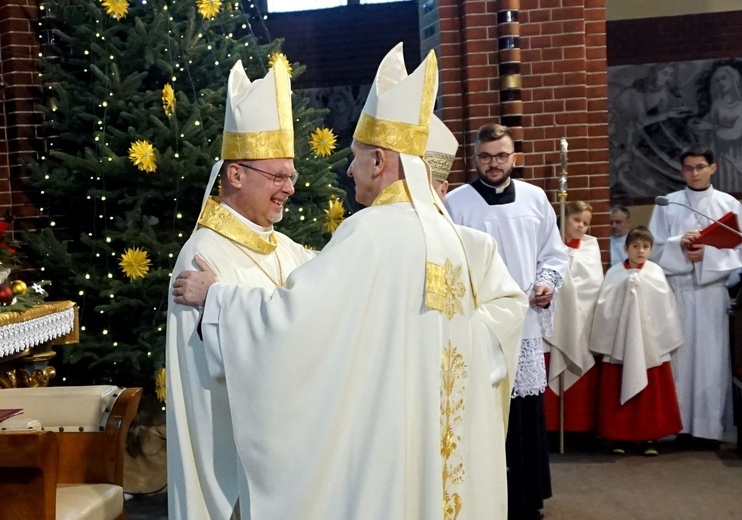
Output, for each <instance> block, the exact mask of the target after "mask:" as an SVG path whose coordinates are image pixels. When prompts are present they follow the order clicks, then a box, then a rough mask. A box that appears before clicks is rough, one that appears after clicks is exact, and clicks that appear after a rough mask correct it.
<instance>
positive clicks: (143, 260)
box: [119, 247, 150, 281]
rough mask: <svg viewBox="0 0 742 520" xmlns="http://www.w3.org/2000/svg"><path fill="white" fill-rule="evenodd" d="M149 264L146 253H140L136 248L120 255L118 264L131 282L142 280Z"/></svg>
mask: <svg viewBox="0 0 742 520" xmlns="http://www.w3.org/2000/svg"><path fill="white" fill-rule="evenodd" d="M149 264H150V259H149V258H147V251H142V250H141V249H139V248H138V247H135V248H134V249H131V248H129V249H127V250H126V252H125V253H124V254H123V255H121V262H119V265H120V266H121V270H122V271H123V272H124V274H125V275H126V276H128V277H129V280H132V281H134V280H136V279H137V278H143V277H144V275H146V274H147V272H148V271H149Z"/></svg>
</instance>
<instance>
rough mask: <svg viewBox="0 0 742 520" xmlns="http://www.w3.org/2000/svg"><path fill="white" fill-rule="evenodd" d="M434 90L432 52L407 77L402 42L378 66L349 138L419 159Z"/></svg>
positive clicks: (434, 65)
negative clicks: (356, 123) (359, 115)
mask: <svg viewBox="0 0 742 520" xmlns="http://www.w3.org/2000/svg"><path fill="white" fill-rule="evenodd" d="M437 90H438V63H437V60H436V57H435V53H434V52H432V51H431V52H430V53H429V54H428V56H427V58H425V60H424V61H423V62H422V63H421V64H420V66H419V67H418V68H417V69H415V71H414V72H413V73H412V74H410V75H409V76H408V75H407V68H406V67H405V63H404V54H403V53H402V43H398V44H397V45H396V46H395V47H394V48H393V49H392V50H391V51H389V53H388V54H387V55H386V56H385V57H384V59H383V60H382V61H381V64H380V65H379V69H378V71H377V72H376V77H375V78H374V83H373V85H372V86H371V91H370V92H369V94H368V98H367V99H366V104H365V105H364V107H363V111H362V113H361V117H360V119H359V120H358V125H357V126H356V130H355V133H354V134H353V138H354V139H356V140H358V141H360V142H362V143H365V144H368V145H371V146H378V147H380V148H386V149H388V150H394V151H395V152H399V153H402V154H408V155H413V156H418V157H422V155H423V153H424V152H425V144H426V143H427V142H428V131H429V127H430V117H431V115H432V114H433V104H434V103H435V95H436V92H437Z"/></svg>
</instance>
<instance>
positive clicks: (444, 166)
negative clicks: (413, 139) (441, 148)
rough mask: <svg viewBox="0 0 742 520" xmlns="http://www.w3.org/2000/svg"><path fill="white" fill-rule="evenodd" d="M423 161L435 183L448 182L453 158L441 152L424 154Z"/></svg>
mask: <svg viewBox="0 0 742 520" xmlns="http://www.w3.org/2000/svg"><path fill="white" fill-rule="evenodd" d="M423 159H424V160H425V162H427V163H428V166H430V174H431V175H432V176H433V178H434V179H435V180H437V181H441V182H443V181H446V180H448V174H449V173H451V166H453V161H454V159H455V157H454V156H453V155H450V154H447V153H443V152H425V155H423Z"/></svg>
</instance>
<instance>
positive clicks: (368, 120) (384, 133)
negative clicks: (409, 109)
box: [353, 112, 430, 157]
mask: <svg viewBox="0 0 742 520" xmlns="http://www.w3.org/2000/svg"><path fill="white" fill-rule="evenodd" d="M429 130H430V129H429V127H428V126H426V125H412V124H410V123H402V122H400V121H388V120H386V119H377V118H375V117H374V116H370V115H368V114H366V113H365V112H362V113H361V117H360V118H359V120H358V125H357V126H356V131H355V132H354V133H353V139H356V140H358V141H360V142H362V143H365V144H368V145H371V146H378V147H380V148H386V149H387V150H394V151H395V152H399V153H406V154H409V155H416V156H418V157H422V155H423V154H424V153H425V145H426V144H427V143H428V132H429Z"/></svg>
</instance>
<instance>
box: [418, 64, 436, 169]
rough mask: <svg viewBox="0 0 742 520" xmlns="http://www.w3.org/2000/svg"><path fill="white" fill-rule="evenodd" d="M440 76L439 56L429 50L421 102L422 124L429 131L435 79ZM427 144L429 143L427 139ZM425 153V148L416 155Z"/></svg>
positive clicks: (434, 93)
mask: <svg viewBox="0 0 742 520" xmlns="http://www.w3.org/2000/svg"><path fill="white" fill-rule="evenodd" d="M437 77H438V58H436V57H435V52H434V51H430V52H428V56H427V57H426V58H425V80H424V82H423V99H422V102H421V103H420V125H422V126H424V127H425V128H426V129H427V130H428V132H429V131H430V117H431V116H432V115H433V103H435V95H436V88H435V80H436V78H437ZM425 144H428V142H427V139H426V140H425ZM423 153H425V149H424V148H423V152H422V153H417V154H414V155H420V156H421V155H422V154H423Z"/></svg>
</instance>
